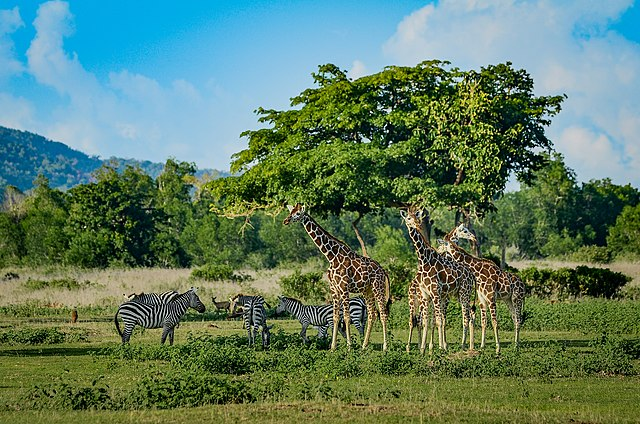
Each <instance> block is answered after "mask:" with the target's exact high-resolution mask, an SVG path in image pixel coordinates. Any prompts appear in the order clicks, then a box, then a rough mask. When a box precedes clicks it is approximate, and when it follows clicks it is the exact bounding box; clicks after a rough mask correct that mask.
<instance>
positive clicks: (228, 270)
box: [191, 264, 251, 282]
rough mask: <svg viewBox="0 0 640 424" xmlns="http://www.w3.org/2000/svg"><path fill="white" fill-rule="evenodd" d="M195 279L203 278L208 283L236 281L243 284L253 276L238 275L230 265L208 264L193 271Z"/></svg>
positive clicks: (192, 274)
mask: <svg viewBox="0 0 640 424" xmlns="http://www.w3.org/2000/svg"><path fill="white" fill-rule="evenodd" d="M191 276H192V277H194V278H202V279H203V280H208V281H234V282H241V281H247V280H250V279H251V276H249V275H245V274H241V273H236V272H235V271H234V269H233V268H232V267H231V266H229V265H213V264H208V265H204V266H202V267H200V268H195V269H194V270H193V271H191Z"/></svg>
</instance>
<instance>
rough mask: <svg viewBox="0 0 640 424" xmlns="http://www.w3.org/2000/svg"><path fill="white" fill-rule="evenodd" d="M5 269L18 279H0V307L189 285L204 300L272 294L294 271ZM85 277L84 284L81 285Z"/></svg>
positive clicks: (110, 300) (110, 299)
mask: <svg viewBox="0 0 640 424" xmlns="http://www.w3.org/2000/svg"><path fill="white" fill-rule="evenodd" d="M9 272H10V273H15V274H17V275H18V276H19V278H17V279H9V280H6V281H0V287H1V290H0V306H5V305H10V304H20V303H24V302H29V301H35V302H38V303H41V304H45V305H52V306H68V307H77V306H112V305H119V304H120V303H122V301H123V300H124V299H125V295H129V294H131V293H141V292H145V293H150V292H162V291H165V290H176V291H178V292H184V291H186V290H188V289H189V288H190V287H192V286H193V287H197V288H198V294H199V296H200V298H201V299H202V300H203V301H204V302H205V303H210V302H211V297H212V296H216V298H217V300H224V299H228V298H229V297H232V296H234V295H235V294H238V293H246V294H261V295H263V296H268V297H275V296H277V295H278V294H280V293H279V290H280V287H279V285H278V281H279V280H280V278H282V277H283V276H285V275H289V274H291V273H293V270H285V269H276V270H262V271H257V272H256V271H251V270H243V271H241V272H242V273H243V274H246V275H249V276H250V277H251V280H250V281H246V282H241V283H234V282H230V281H224V282H214V281H205V280H201V279H194V278H192V277H191V269H162V268H134V269H105V270H82V269H70V268H47V269H33V268H11V269H1V270H0V279H1V278H2V276H4V275H6V274H7V273H9ZM29 279H32V280H41V281H53V280H59V279H74V280H75V281H77V282H78V283H80V285H81V286H82V287H83V288H80V289H72V290H68V289H61V288H48V287H47V288H43V289H39V290H32V289H29V288H27V287H26V284H25V283H26V282H27V281H28V280H29ZM85 282H87V284H84V283H85Z"/></svg>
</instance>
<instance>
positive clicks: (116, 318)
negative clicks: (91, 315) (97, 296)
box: [113, 308, 122, 337]
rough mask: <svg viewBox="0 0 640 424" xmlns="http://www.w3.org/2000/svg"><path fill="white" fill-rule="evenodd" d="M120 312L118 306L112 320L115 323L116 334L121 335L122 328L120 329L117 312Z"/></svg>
mask: <svg viewBox="0 0 640 424" xmlns="http://www.w3.org/2000/svg"><path fill="white" fill-rule="evenodd" d="M119 312H120V308H118V310H117V311H116V315H115V316H114V317H113V322H114V323H115V324H116V330H118V334H119V335H120V337H122V330H120V323H119V322H118V313H119Z"/></svg>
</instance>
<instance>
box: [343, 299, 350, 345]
mask: <svg viewBox="0 0 640 424" xmlns="http://www.w3.org/2000/svg"><path fill="white" fill-rule="evenodd" d="M342 314H343V316H344V331H345V333H346V335H345V337H346V338H347V347H348V348H349V349H351V312H350V311H349V293H346V294H345V295H344V296H343V298H342Z"/></svg>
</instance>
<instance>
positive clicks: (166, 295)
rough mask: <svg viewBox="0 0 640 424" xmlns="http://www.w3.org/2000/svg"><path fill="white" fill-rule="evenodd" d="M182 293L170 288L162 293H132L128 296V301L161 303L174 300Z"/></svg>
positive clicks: (149, 303) (150, 303) (151, 303)
mask: <svg viewBox="0 0 640 424" xmlns="http://www.w3.org/2000/svg"><path fill="white" fill-rule="evenodd" d="M179 294H180V293H178V292H177V291H175V290H168V291H166V292H162V293H140V294H136V293H132V294H130V295H129V296H127V302H138V303H146V304H148V305H159V304H161V303H168V302H172V301H173V300H174V299H175V298H176V297H177V296H178V295H179Z"/></svg>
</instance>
